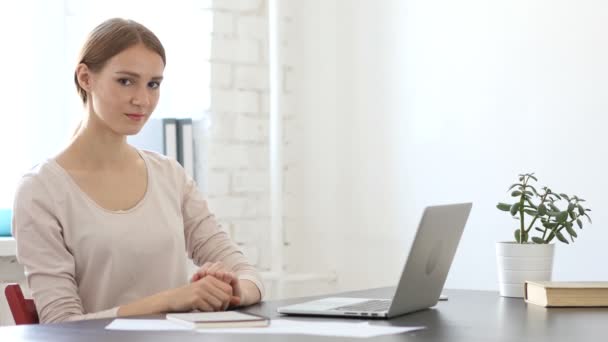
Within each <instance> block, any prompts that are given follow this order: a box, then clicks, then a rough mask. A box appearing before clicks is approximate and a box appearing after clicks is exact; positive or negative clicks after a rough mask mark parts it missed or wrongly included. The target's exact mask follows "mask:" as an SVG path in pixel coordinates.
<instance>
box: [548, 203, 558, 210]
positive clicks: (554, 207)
mask: <svg viewBox="0 0 608 342" xmlns="http://www.w3.org/2000/svg"><path fill="white" fill-rule="evenodd" d="M549 207H550V208H551V210H553V211H559V208H558V207H557V206H556V205H555V204H553V203H549Z"/></svg>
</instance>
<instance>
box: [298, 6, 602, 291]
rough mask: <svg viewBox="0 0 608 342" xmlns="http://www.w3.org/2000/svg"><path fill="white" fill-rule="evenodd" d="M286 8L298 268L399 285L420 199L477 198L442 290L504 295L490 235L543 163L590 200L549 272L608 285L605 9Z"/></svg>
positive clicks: (347, 284)
mask: <svg viewBox="0 0 608 342" xmlns="http://www.w3.org/2000/svg"><path fill="white" fill-rule="evenodd" d="M291 4H292V6H295V7H296V10H294V13H296V14H295V17H294V19H293V20H294V25H293V26H295V27H297V29H295V30H294V32H292V34H293V36H294V39H293V41H296V42H297V43H298V44H297V47H295V48H294V49H295V50H296V51H295V52H293V54H294V55H295V56H297V57H296V60H297V63H295V64H294V69H295V75H296V76H297V77H296V82H295V83H296V86H295V91H294V95H295V98H296V99H295V100H294V101H295V102H296V103H297V106H296V107H297V108H298V110H299V113H298V117H299V121H298V130H297V134H296V133H294V136H296V137H297V139H295V140H296V143H294V145H296V146H297V148H294V151H291V152H290V153H294V155H295V156H296V157H294V158H296V159H297V160H298V161H299V163H298V165H299V169H298V172H299V175H300V177H297V178H294V179H292V181H293V182H295V183H297V184H299V187H298V186H296V185H294V186H293V189H299V190H300V191H297V192H296V193H297V195H294V197H295V198H296V200H294V203H295V204H294V205H292V206H291V208H292V210H293V211H296V212H298V213H299V214H300V216H301V217H302V220H301V224H302V226H301V228H302V229H299V230H296V232H295V233H292V237H294V236H297V237H298V238H299V240H298V241H308V242H309V244H308V249H306V248H302V249H301V251H300V252H298V253H294V254H293V255H292V260H299V263H298V265H300V266H299V267H302V268H306V267H309V268H328V269H335V270H336V272H337V274H338V277H339V286H338V287H339V289H351V288H364V287H368V286H376V285H390V284H392V283H393V282H394V281H395V279H396V277H397V274H398V273H399V271H400V267H401V265H402V262H403V258H404V257H405V253H406V252H407V250H408V247H409V243H410V242H411V237H412V234H413V229H414V227H415V226H416V224H417V221H418V219H419V215H420V213H421V210H422V208H423V207H424V206H425V205H428V204H434V203H448V202H457V201H473V202H474V208H473V211H472V213H471V216H470V219H469V222H468V225H467V228H466V231H465V234H464V236H463V239H462V241H461V244H460V247H459V250H458V253H457V256H456V259H455V262H454V264H453V267H452V270H451V272H450V275H449V277H448V283H447V286H448V287H452V288H476V289H497V286H496V271H495V267H496V266H495V255H494V242H496V241H501V240H509V239H511V238H512V231H513V229H514V228H515V227H514V225H513V223H514V222H515V221H513V220H512V219H510V218H509V217H508V215H504V213H501V212H499V211H498V210H497V209H496V208H495V205H496V203H497V202H498V201H505V200H509V198H508V197H507V193H506V189H507V187H508V186H509V185H510V184H511V183H513V182H514V181H515V180H516V175H517V174H518V173H521V172H528V171H534V172H536V173H537V175H538V176H539V178H540V183H541V184H542V185H548V186H550V187H552V188H553V189H554V190H559V191H562V192H566V193H569V194H571V193H574V194H578V195H580V196H582V197H583V198H585V199H587V200H588V204H589V206H590V207H591V208H592V209H594V212H593V213H592V214H593V215H592V217H593V218H594V225H592V226H586V227H585V229H584V231H583V232H582V233H581V234H580V235H579V239H578V240H577V241H576V242H575V243H574V244H573V245H570V246H566V245H562V244H560V245H559V246H558V248H557V251H556V260H555V267H554V278H555V279H560V280H582V279H595V280H600V279H608V270H607V269H605V268H601V267H599V268H598V267H595V266H591V265H595V264H597V263H600V264H601V262H602V260H605V259H606V258H607V257H608V252H607V251H606V249H605V248H604V246H603V241H605V240H606V239H607V238H608V230H606V229H604V227H603V225H604V222H606V219H607V218H608V217H606V214H605V213H604V212H603V211H602V204H603V203H602V202H603V201H602V195H603V192H604V191H605V189H606V177H604V174H605V173H606V171H608V164H607V163H606V162H605V161H604V153H603V146H604V145H605V144H606V141H605V140H606V138H605V134H604V126H605V125H606V124H607V123H608V119H605V118H604V115H603V114H604V113H605V112H606V110H608V97H607V96H606V94H607V93H608V77H607V76H608V58H607V57H608V44H607V43H608V35H606V32H608V22H606V21H605V20H604V18H606V17H607V15H608V4H605V3H604V2H602V1H590V0H586V1H576V2H575V1H548V0H544V1H541V0H534V1H530V0H528V1H523V0H521V1H520V0H517V1H482V0H479V1H476V0H463V1H459V2H453V1H439V0H424V1H401V0H392V1H389V0H384V1H372V0H367V1H365V0H360V1H351V0H333V1H327V0H324V1H321V0H317V1H306V2H301V1H300V2H298V1H292V2H291ZM298 142H299V143H298ZM292 157H293V156H292ZM294 208H296V209H294ZM294 215H296V214H294ZM294 240H295V239H294ZM317 255H319V257H315V256H317Z"/></svg>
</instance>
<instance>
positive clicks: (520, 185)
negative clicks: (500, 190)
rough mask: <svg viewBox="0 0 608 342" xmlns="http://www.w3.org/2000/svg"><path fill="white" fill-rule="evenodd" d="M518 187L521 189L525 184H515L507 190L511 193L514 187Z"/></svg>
mask: <svg viewBox="0 0 608 342" xmlns="http://www.w3.org/2000/svg"><path fill="white" fill-rule="evenodd" d="M516 186H519V187H520V188H521V187H522V186H523V184H519V183H515V184H513V185H511V186H510V187H509V190H507V191H511V190H512V189H513V188H514V187H516Z"/></svg>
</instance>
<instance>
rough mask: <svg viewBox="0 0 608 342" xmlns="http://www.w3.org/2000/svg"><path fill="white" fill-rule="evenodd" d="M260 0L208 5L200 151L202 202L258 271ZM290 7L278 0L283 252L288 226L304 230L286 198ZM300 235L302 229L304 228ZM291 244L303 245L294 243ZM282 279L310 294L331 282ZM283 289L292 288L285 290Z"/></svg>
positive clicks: (262, 127) (264, 78)
mask: <svg viewBox="0 0 608 342" xmlns="http://www.w3.org/2000/svg"><path fill="white" fill-rule="evenodd" d="M267 6H268V3H267V0H257V1H254V0H223V1H217V0H216V1H214V2H213V5H212V6H211V8H210V10H211V11H212V13H213V15H214V24H213V33H212V36H213V41H212V47H211V59H210V62H211V107H210V111H209V119H210V127H209V128H208V131H207V133H208V134H206V138H205V144H206V147H205V150H206V156H205V157H204V159H205V161H206V164H207V165H205V167H204V168H205V169H206V170H205V172H206V175H207V176H206V180H207V193H208V196H209V206H210V209H211V210H212V211H213V212H214V213H215V214H216V216H217V218H218V220H219V221H220V223H221V224H222V226H223V227H224V229H225V230H226V231H228V232H230V234H231V236H232V237H233V239H234V240H235V241H236V242H237V244H239V246H240V247H241V249H242V250H243V252H244V253H245V255H247V256H248V257H249V258H250V260H251V261H252V262H254V263H256V265H257V266H258V268H260V269H261V270H269V269H270V265H271V257H272V256H271V254H270V252H271V250H272V248H271V245H270V240H271V238H270V203H269V199H270V173H269V164H270V156H269V151H270V150H269V109H270V108H269V65H268V56H269V50H268V48H269V41H268V27H269V20H268V17H267V11H268V8H267ZM290 10H291V8H290V5H289V4H287V2H281V3H280V12H279V15H280V16H281V18H280V19H279V20H278V23H279V30H280V44H279V46H280V47H279V48H280V49H282V51H281V52H280V55H281V61H280V64H281V65H279V67H280V68H281V71H282V73H283V79H282V80H280V86H281V94H280V101H281V110H282V113H281V116H282V118H283V148H284V151H283V160H284V168H283V171H284V176H283V177H284V178H283V183H284V189H283V190H284V206H285V210H284V214H283V222H284V230H285V242H286V244H285V247H284V250H285V253H284V254H285V255H287V254H289V251H290V248H292V246H293V245H294V244H297V243H298V241H291V237H292V236H297V235H299V234H293V233H294V232H295V231H296V230H298V229H300V230H301V229H305V227H303V226H304V224H302V223H301V221H300V220H299V219H300V218H299V217H297V215H301V211H298V210H295V208H293V205H292V204H293V203H296V202H297V201H294V200H293V199H294V196H297V194H294V192H295V191H297V190H296V188H294V187H292V186H291V184H293V183H294V182H296V181H297V171H298V164H297V160H298V159H297V158H296V157H294V156H293V155H292V154H290V152H292V151H293V149H291V148H290V141H292V140H293V138H297V137H298V125H299V122H298V116H299V115H305V114H306V113H299V112H298V108H297V105H296V103H295V99H296V96H295V92H296V91H297V89H296V84H297V77H298V74H297V68H296V67H295V66H294V65H293V61H295V60H297V59H296V58H295V57H294V56H293V55H294V52H293V51H294V49H293V46H294V44H297V43H298V42H297V40H296V39H294V40H293V41H290V39H292V38H293V37H294V35H293V33H294V32H296V30H294V29H292V26H293V24H294V19H293V16H292V13H290V12H289V11H290ZM214 183H217V184H214ZM300 234H305V235H306V233H305V232H302V233H300ZM310 240H314V237H311V239H310ZM304 243H306V244H307V243H308V242H304ZM298 250H306V251H308V250H309V249H308V247H307V246H299V249H298ZM284 262H285V263H286V265H284V269H286V270H289V271H290V272H295V273H302V272H308V273H310V272H315V271H317V270H314V269H301V268H300V267H299V266H298V265H293V267H289V265H287V264H289V258H284ZM319 282H321V283H319ZM267 285H271V284H267ZM285 286H286V288H284V290H286V291H284V292H283V295H286V296H289V295H295V294H312V293H318V292H319V289H326V288H328V287H331V286H333V285H332V284H328V283H327V280H316V281H315V280H310V281H308V282H306V284H305V285H303V286H299V287H298V286H295V287H293V285H291V284H290V283H287V284H285ZM290 288H293V290H294V291H296V292H297V293H296V292H294V293H290V292H289V291H290V290H289V289H290ZM268 289H269V292H270V297H271V298H272V291H273V290H274V289H275V288H273V287H272V286H268ZM306 289H308V290H306ZM323 291H325V290H322V291H321V292H323ZM292 292H293V291H292ZM325 292H326V291H325Z"/></svg>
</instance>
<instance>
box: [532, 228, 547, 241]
mask: <svg viewBox="0 0 608 342" xmlns="http://www.w3.org/2000/svg"><path fill="white" fill-rule="evenodd" d="M534 229H536V230H538V231H539V232H541V233H544V232H545V230H544V229H540V228H538V227H534ZM532 239H533V240H534V238H532Z"/></svg>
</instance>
